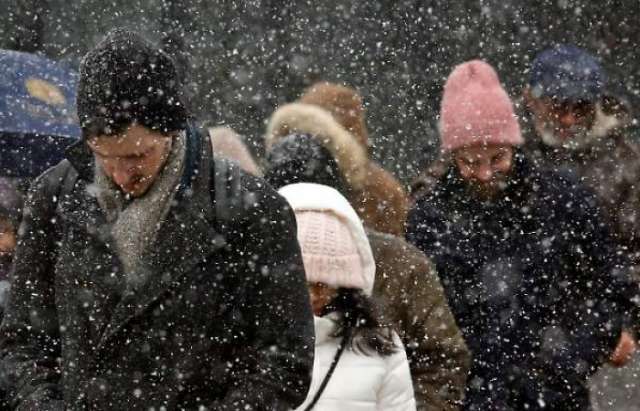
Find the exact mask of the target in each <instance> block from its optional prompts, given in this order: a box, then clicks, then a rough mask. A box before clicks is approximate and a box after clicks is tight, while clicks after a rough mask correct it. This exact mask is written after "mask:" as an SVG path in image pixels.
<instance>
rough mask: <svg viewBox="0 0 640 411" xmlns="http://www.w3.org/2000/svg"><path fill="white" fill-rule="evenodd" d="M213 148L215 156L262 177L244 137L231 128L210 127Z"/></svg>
mask: <svg viewBox="0 0 640 411" xmlns="http://www.w3.org/2000/svg"><path fill="white" fill-rule="evenodd" d="M208 131H209V136H210V137H211V146H212V147H213V153H214V155H216V156H218V157H222V158H226V159H227V160H230V161H234V162H235V163H236V164H238V166H240V168H241V169H243V170H244V171H246V172H247V173H249V174H251V175H254V176H258V177H260V176H261V171H260V168H259V167H258V164H257V163H256V161H255V160H254V158H253V156H252V155H251V152H250V151H249V148H248V147H247V146H246V144H245V143H244V142H243V141H242V136H241V135H240V134H238V133H236V132H235V131H233V130H232V129H231V128H230V127H222V126H218V127H210V128H209V129H208Z"/></svg>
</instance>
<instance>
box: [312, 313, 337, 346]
mask: <svg viewBox="0 0 640 411" xmlns="http://www.w3.org/2000/svg"><path fill="white" fill-rule="evenodd" d="M337 320H338V314H336V313H330V314H327V315H325V316H323V317H318V316H314V317H313V322H314V326H315V332H316V345H322V344H327V343H330V342H332V341H335V340H336V337H334V336H333V333H334V332H335V331H336V327H337V323H336V321H337Z"/></svg>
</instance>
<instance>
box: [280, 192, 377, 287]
mask: <svg viewBox="0 0 640 411" xmlns="http://www.w3.org/2000/svg"><path fill="white" fill-rule="evenodd" d="M279 192H280V194H281V195H282V196H283V197H284V198H285V199H286V200H287V201H288V202H289V204H290V205H291V208H292V209H293V211H294V213H295V215H296V221H297V223H298V241H299V243H300V248H301V249H302V258H303V260H304V268H305V271H306V274H307V281H309V282H319V283H324V284H327V285H329V286H331V287H334V288H339V287H346V288H357V289H361V290H363V291H364V292H365V294H367V295H371V293H372V291H373V282H374V278H375V273H376V267H375V263H374V260H373V254H372V252H371V246H370V245H369V240H368V239H367V235H366V233H365V231H364V227H363V226H362V222H361V221H360V218H359V217H358V215H357V214H356V212H355V210H354V209H353V208H352V207H351V205H350V204H349V202H348V201H347V199H346V198H344V197H343V196H342V194H340V193H339V192H338V191H336V190H335V189H333V188H331V187H328V186H324V185H320V184H311V183H298V184H291V185H288V186H285V187H282V188H281V189H280V190H279Z"/></svg>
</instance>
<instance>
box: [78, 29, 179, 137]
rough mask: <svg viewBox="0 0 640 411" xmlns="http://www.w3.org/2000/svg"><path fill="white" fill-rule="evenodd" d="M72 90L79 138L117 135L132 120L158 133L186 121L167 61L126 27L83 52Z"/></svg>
mask: <svg viewBox="0 0 640 411" xmlns="http://www.w3.org/2000/svg"><path fill="white" fill-rule="evenodd" d="M77 93H78V95H77V102H76V104H77V111H78V117H79V119H80V127H81V128H82V134H83V136H84V137H85V138H87V137H92V136H96V135H111V134H117V133H119V132H121V131H123V130H124V129H125V128H126V127H128V126H129V125H130V124H131V123H133V122H137V123H138V124H140V125H142V126H145V127H147V128H149V129H152V130H157V131H160V132H164V133H167V132H170V131H176V130H181V129H184V127H185V125H186V122H187V111H186V109H185V106H184V101H183V90H182V85H181V82H180V81H179V79H178V75H177V71H176V67H175V64H174V62H173V60H172V59H171V57H169V56H168V55H167V54H165V53H164V52H163V51H162V50H160V48H158V47H156V46H154V45H153V44H151V43H150V42H148V41H147V40H145V39H144V38H143V37H141V36H139V35H138V34H136V33H133V32H131V31H127V30H123V29H117V30H114V31H112V32H110V33H109V34H108V35H107V36H106V37H105V38H104V39H103V40H102V41H100V43H98V45H97V46H96V47H95V48H94V49H93V50H91V51H89V52H88V53H87V54H86V55H85V56H84V58H83V59H82V62H81V64H80V80H79V83H78V91H77Z"/></svg>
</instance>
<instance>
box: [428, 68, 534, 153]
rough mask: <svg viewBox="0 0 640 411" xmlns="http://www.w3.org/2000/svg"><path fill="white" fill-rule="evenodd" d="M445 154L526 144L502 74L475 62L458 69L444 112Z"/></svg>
mask: <svg viewBox="0 0 640 411" xmlns="http://www.w3.org/2000/svg"><path fill="white" fill-rule="evenodd" d="M440 126H441V131H440V140H441V150H442V151H443V152H450V151H454V150H456V149H458V148H461V147H467V146H472V145H476V144H508V145H513V146H518V145H521V144H523V143H524V140H523V138H522V133H521V132H520V125H519V124H518V120H517V118H516V116H515V113H514V110H513V103H512V102H511V99H510V98H509V96H508V95H507V93H506V92H505V91H504V89H503V88H502V86H501V85H500V80H499V79H498V74H497V73H496V71H495V70H494V69H493V68H492V67H491V66H490V65H489V64H487V63H485V62H483V61H480V60H473V61H469V62H467V63H464V64H461V65H459V66H457V67H456V68H455V69H454V70H453V72H452V73H451V74H450V75H449V78H448V79H447V83H446V84H445V86H444V94H443V96H442V105H441V109H440Z"/></svg>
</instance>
